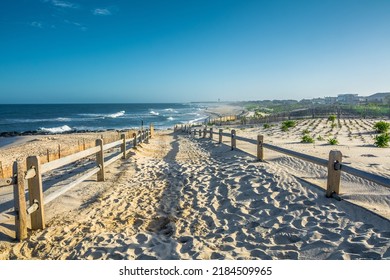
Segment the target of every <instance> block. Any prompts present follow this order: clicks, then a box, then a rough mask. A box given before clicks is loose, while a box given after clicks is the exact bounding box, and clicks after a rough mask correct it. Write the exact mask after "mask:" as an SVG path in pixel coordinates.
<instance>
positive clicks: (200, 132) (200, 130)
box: [199, 128, 202, 137]
mask: <svg viewBox="0 0 390 280" xmlns="http://www.w3.org/2000/svg"><path fill="white" fill-rule="evenodd" d="M201 136H202V129H200V128H199V137H201Z"/></svg>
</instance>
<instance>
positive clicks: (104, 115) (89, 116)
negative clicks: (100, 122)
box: [78, 111, 125, 119]
mask: <svg viewBox="0 0 390 280" xmlns="http://www.w3.org/2000/svg"><path fill="white" fill-rule="evenodd" d="M78 115H79V116H82V117H88V118H98V119H105V118H111V119H116V118H118V117H122V116H124V115H125V111H119V112H116V113H112V114H93V113H87V114H78Z"/></svg>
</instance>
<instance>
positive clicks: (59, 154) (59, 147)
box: [58, 144, 61, 158]
mask: <svg viewBox="0 0 390 280" xmlns="http://www.w3.org/2000/svg"><path fill="white" fill-rule="evenodd" d="M58 158H61V145H60V144H58Z"/></svg>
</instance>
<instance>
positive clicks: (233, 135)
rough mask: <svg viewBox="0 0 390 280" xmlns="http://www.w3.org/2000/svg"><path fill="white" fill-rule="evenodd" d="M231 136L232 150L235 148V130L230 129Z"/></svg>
mask: <svg viewBox="0 0 390 280" xmlns="http://www.w3.org/2000/svg"><path fill="white" fill-rule="evenodd" d="M231 134H232V135H231V138H232V141H231V142H232V150H234V149H235V148H236V131H235V130H234V129H232V132H231Z"/></svg>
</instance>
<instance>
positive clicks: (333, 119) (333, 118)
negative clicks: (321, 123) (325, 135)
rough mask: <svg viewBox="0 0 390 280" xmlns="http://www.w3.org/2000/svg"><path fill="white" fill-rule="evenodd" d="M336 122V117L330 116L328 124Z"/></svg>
mask: <svg viewBox="0 0 390 280" xmlns="http://www.w3.org/2000/svg"><path fill="white" fill-rule="evenodd" d="M335 121H336V115H330V116H329V117H328V122H332V123H334V122H335Z"/></svg>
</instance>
